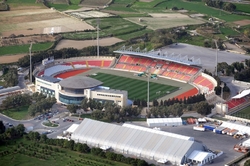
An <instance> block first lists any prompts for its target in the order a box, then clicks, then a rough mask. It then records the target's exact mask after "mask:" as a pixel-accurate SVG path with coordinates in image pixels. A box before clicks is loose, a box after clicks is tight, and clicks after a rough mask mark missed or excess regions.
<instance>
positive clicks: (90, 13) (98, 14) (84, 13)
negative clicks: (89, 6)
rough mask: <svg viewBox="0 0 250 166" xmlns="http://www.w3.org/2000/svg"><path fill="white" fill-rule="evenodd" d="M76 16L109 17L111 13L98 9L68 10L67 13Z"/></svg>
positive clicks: (83, 17)
mask: <svg viewBox="0 0 250 166" xmlns="http://www.w3.org/2000/svg"><path fill="white" fill-rule="evenodd" d="M67 14H69V15H71V16H73V17H76V18H82V19H85V18H98V17H111V16H113V15H112V14H109V13H104V12H99V11H82V12H70V13H67Z"/></svg>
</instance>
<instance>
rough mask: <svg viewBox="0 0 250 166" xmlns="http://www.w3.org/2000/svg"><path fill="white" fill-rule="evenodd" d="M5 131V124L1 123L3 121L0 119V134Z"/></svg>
mask: <svg viewBox="0 0 250 166" xmlns="http://www.w3.org/2000/svg"><path fill="white" fill-rule="evenodd" d="M4 132H5V126H4V124H3V121H0V134H2V133H4Z"/></svg>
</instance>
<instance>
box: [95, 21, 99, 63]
mask: <svg viewBox="0 0 250 166" xmlns="http://www.w3.org/2000/svg"><path fill="white" fill-rule="evenodd" d="M96 24H97V26H96V30H97V36H96V42H97V43H96V44H97V57H98V58H99V24H100V20H99V18H97V20H96Z"/></svg>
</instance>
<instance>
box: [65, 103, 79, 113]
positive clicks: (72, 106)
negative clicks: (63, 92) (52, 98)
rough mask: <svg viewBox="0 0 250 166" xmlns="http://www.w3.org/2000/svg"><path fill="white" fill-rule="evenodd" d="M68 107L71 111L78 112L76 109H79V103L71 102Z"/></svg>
mask: <svg viewBox="0 0 250 166" xmlns="http://www.w3.org/2000/svg"><path fill="white" fill-rule="evenodd" d="M67 109H68V110H69V112H70V113H74V114H75V113H76V110H77V109H78V105H76V104H70V105H67Z"/></svg>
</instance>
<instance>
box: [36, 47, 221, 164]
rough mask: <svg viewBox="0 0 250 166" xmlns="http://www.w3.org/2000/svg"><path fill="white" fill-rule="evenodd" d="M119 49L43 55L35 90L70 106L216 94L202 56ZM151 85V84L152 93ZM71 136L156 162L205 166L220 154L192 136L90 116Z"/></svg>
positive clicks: (76, 139) (78, 140) (122, 104)
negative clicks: (109, 53) (87, 100)
mask: <svg viewBox="0 0 250 166" xmlns="http://www.w3.org/2000/svg"><path fill="white" fill-rule="evenodd" d="M115 53H118V54H120V56H119V58H115V57H104V56H100V57H99V56H93V57H77V58H69V59H57V60H54V59H53V58H47V59H44V60H43V62H42V64H41V65H39V66H37V67H36V69H35V70H34V72H33V74H34V75H35V77H36V86H35V90H36V91H37V92H41V93H43V94H45V95H47V96H54V97H55V98H56V99H57V101H58V102H60V103H62V104H66V105H67V104H80V102H81V101H82V100H83V99H84V98H85V97H87V98H92V99H95V100H98V101H113V102H114V103H117V104H118V105H121V106H125V105H128V104H129V102H128V101H132V100H133V99H137V98H140V97H141V99H146V98H147V97H148V99H149V101H150V102H152V101H153V100H154V99H157V100H161V99H166V98H173V97H175V98H179V99H184V98H185V97H186V98H187V97H189V96H193V95H196V94H199V93H205V94H206V96H208V97H211V96H213V95H215V94H214V87H215V86H217V82H216V80H215V79H214V78H213V77H211V76H209V75H207V74H205V73H203V72H202V67H201V62H200V60H199V59H197V60H196V59H194V58H189V57H188V56H181V55H175V54H174V53H171V54H168V53H162V52H161V51H150V52H146V51H145V50H142V51H141V50H139V49H135V50H133V49H132V47H130V48H125V47H122V48H121V49H119V50H117V51H115ZM149 83H150V84H149ZM147 85H150V86H149V87H150V89H149V94H147V93H148V92H147ZM136 95H137V96H136ZM147 95H149V96H147ZM150 104H151V103H150ZM145 136H147V137H145ZM71 139H72V140H74V141H75V142H80V143H87V144H88V145H90V146H93V147H99V148H102V149H103V150H108V149H112V150H114V151H116V152H118V153H122V154H126V155H129V156H134V157H139V158H143V159H147V160H150V161H156V162H157V163H167V162H170V163H172V164H178V165H181V164H185V163H188V162H194V163H197V164H200V165H203V164H205V163H208V162H211V161H212V160H213V159H214V158H217V157H218V156H220V155H221V153H219V154H218V153H215V152H212V151H210V150H209V149H208V148H207V147H206V146H205V145H203V144H202V143H199V142H196V141H194V138H192V137H186V136H182V135H178V134H172V133H167V132H163V131H156V130H154V129H149V128H145V127H139V126H134V125H129V124H124V125H123V126H118V125H114V124H109V123H103V122H99V121H95V120H90V119H84V120H83V122H82V123H81V124H80V125H79V126H78V127H74V130H72V131H71ZM141 140H144V141H141ZM166 147H169V148H166ZM222 153H223V152H222Z"/></svg>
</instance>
